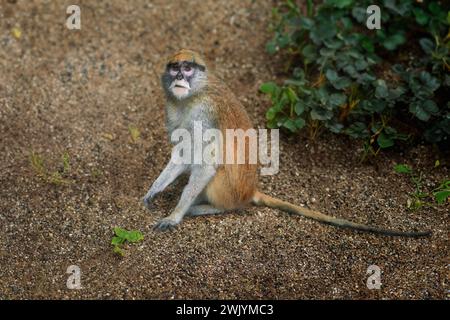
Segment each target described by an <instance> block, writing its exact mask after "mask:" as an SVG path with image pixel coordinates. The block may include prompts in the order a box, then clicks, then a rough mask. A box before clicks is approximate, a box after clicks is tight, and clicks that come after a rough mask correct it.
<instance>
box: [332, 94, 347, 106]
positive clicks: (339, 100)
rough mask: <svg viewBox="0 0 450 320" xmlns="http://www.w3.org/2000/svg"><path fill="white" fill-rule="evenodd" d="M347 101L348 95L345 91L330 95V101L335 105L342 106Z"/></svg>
mask: <svg viewBox="0 0 450 320" xmlns="http://www.w3.org/2000/svg"><path fill="white" fill-rule="evenodd" d="M345 101H347V96H346V95H345V94H343V93H333V94H332V95H330V103H331V104H332V105H334V106H340V105H342V104H344V102H345Z"/></svg>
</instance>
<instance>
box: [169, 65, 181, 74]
mask: <svg viewBox="0 0 450 320" xmlns="http://www.w3.org/2000/svg"><path fill="white" fill-rule="evenodd" d="M179 71H180V68H179V67H177V66H172V67H170V68H169V73H170V75H171V76H176V75H177V73H178V72H179Z"/></svg>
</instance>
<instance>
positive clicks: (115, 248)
mask: <svg viewBox="0 0 450 320" xmlns="http://www.w3.org/2000/svg"><path fill="white" fill-rule="evenodd" d="M113 252H114V253H117V254H118V255H120V256H122V257H123V256H125V252H123V250H122V249H121V248H120V247H119V246H114V249H113Z"/></svg>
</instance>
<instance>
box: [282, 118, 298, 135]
mask: <svg viewBox="0 0 450 320" xmlns="http://www.w3.org/2000/svg"><path fill="white" fill-rule="evenodd" d="M283 127H285V128H287V129H289V130H290V131H291V132H296V131H297V126H296V124H295V122H294V120H292V119H287V120H286V121H285V122H284V123H283Z"/></svg>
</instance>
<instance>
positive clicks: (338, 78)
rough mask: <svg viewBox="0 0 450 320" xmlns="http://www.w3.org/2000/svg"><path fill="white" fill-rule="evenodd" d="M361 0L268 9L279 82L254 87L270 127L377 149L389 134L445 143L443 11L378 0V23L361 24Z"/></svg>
mask: <svg viewBox="0 0 450 320" xmlns="http://www.w3.org/2000/svg"><path fill="white" fill-rule="evenodd" d="M371 4H372V1H371V0H367V1H366V0H360V1H356V0H325V1H324V2H323V4H321V5H318V6H317V7H316V8H313V5H312V2H311V1H307V8H306V10H305V12H306V13H302V10H301V9H300V8H299V6H297V5H296V4H295V3H294V2H292V1H287V2H285V3H283V4H282V5H280V6H279V7H278V8H275V9H274V10H273V16H274V22H273V24H272V29H273V32H274V33H275V34H274V37H273V39H272V40H271V41H270V42H269V43H268V44H267V51H268V52H269V53H271V54H275V53H277V52H279V53H280V54H283V55H285V56H286V55H287V57H288V66H287V70H289V74H290V76H289V79H288V80H286V81H284V83H283V84H282V85H277V84H276V83H274V82H267V83H264V84H263V85H262V86H261V88H260V90H261V91H262V92H264V93H266V94H268V95H269V96H270V97H271V101H272V106H271V107H270V108H269V110H268V111H267V113H266V118H267V122H268V123H267V124H268V127H270V128H275V127H279V128H286V129H288V130H289V131H291V132H297V131H298V130H300V129H302V128H304V127H308V128H309V129H310V130H311V132H312V133H313V134H315V133H317V131H318V130H319V129H320V128H327V129H328V130H330V131H332V132H335V133H342V134H346V135H348V136H350V137H353V138H358V139H364V141H365V146H366V150H367V151H371V152H374V153H376V152H378V151H379V150H380V149H383V148H389V147H392V146H393V145H395V143H396V142H398V141H399V140H417V139H424V140H426V141H428V142H430V143H441V144H444V145H445V144H448V141H449V136H450V102H449V101H448V92H449V91H448V90H449V86H450V76H449V75H448V71H449V70H450V59H449V51H450V33H449V24H450V13H449V12H447V11H446V10H444V6H443V4H440V2H439V1H431V2H430V1H424V3H418V2H416V1H413V0H397V1H395V0H383V1H381V2H379V4H378V5H379V6H380V8H381V29H379V30H369V29H368V28H367V27H366V20H367V18H368V16H369V15H368V14H367V13H366V9H367V7H368V6H369V5H371Z"/></svg>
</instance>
